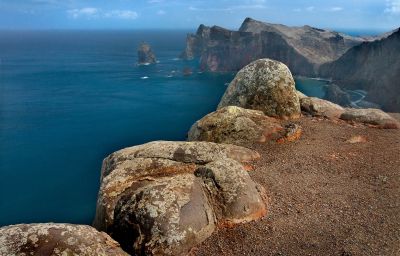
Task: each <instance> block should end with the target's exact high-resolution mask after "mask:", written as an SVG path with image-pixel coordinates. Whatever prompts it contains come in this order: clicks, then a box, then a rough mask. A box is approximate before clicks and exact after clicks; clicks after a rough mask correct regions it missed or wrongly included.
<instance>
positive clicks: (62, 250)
mask: <svg viewBox="0 0 400 256" xmlns="http://www.w3.org/2000/svg"><path fill="white" fill-rule="evenodd" d="M0 255H4V256H6V255H21V256H22V255H60V256H61V255H81V256H93V255H99V256H128V255H129V254H127V253H125V252H124V251H123V250H122V249H121V248H120V246H119V244H118V243H117V242H115V241H114V240H113V239H111V237H109V236H108V235H107V234H106V233H104V232H99V231H97V230H95V229H94V228H92V227H89V226H85V225H72V224H54V223H43V224H20V225H12V226H6V227H2V228H0Z"/></svg>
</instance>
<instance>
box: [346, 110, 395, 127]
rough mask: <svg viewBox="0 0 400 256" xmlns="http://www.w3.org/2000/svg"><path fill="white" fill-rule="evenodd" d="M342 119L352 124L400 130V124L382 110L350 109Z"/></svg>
mask: <svg viewBox="0 0 400 256" xmlns="http://www.w3.org/2000/svg"><path fill="white" fill-rule="evenodd" d="M340 119H342V120H346V121H352V122H359V123H365V124H369V125H372V126H375V127H377V128H383V129H399V128H400V124H399V122H398V121H397V120H396V119H394V118H393V117H391V116H390V115H388V114H387V113H385V112H383V111H382V110H380V109H373V108H367V109H354V108H348V109H346V111H345V112H344V113H343V114H342V115H341V116H340Z"/></svg>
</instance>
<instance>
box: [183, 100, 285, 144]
mask: <svg viewBox="0 0 400 256" xmlns="http://www.w3.org/2000/svg"><path fill="white" fill-rule="evenodd" d="M282 131H283V127H282V126H281V125H280V124H279V122H278V121H277V120H276V119H274V118H271V117H268V116H266V115H264V113H263V112H262V111H258V110H250V109H244V108H240V107H236V106H228V107H224V108H221V109H219V110H217V111H215V112H212V113H210V114H208V115H206V116H205V117H203V118H202V119H200V120H198V121H197V122H196V123H195V124H193V126H192V127H191V128H190V131H189V134H188V140H189V141H210V142H217V143H228V144H235V145H248V144H249V143H264V142H267V141H270V140H276V139H279V138H280V137H281V132H282Z"/></svg>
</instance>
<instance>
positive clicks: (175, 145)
mask: <svg viewBox="0 0 400 256" xmlns="http://www.w3.org/2000/svg"><path fill="white" fill-rule="evenodd" d="M257 158H259V154H258V153H257V152H255V151H252V150H250V149H246V148H243V147H238V146H234V145H224V144H216V143H209V142H168V141H157V142H151V143H147V144H144V145H140V146H136V147H131V148H126V149H123V150H120V151H117V152H115V153H113V154H111V155H110V156H108V157H107V158H106V159H105V160H104V162H103V168H102V182H101V187H100V192H99V198H98V202H97V210H96V217H95V221H94V226H95V227H96V228H98V229H100V230H104V231H106V232H107V233H109V234H110V235H111V236H112V237H113V238H115V239H116V240H117V241H119V242H120V244H121V246H122V248H124V250H126V251H127V252H129V253H136V254H145V255H185V254H186V253H187V252H188V251H189V250H190V249H191V248H192V247H193V246H195V245H196V244H198V243H200V242H202V241H203V240H204V239H206V238H207V237H208V236H210V235H211V233H212V232H213V231H214V230H215V228H216V226H218V225H222V224H231V223H238V222H246V221H250V220H255V219H258V218H260V217H262V216H263V215H264V214H265V212H266V208H265V203H264V200H263V193H262V192H263V190H262V188H260V187H259V186H258V185H257V184H255V183H254V182H253V181H252V180H251V179H250V176H249V175H248V173H247V172H246V170H245V165H248V164H249V163H250V162H251V161H253V160H255V159H257Z"/></svg>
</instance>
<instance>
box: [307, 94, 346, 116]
mask: <svg viewBox="0 0 400 256" xmlns="http://www.w3.org/2000/svg"><path fill="white" fill-rule="evenodd" d="M300 105H301V110H302V111H304V112H306V113H308V114H310V115H312V116H317V117H327V118H330V119H337V118H340V115H341V114H342V113H343V112H344V111H345V109H344V108H342V107H341V106H339V105H337V104H334V103H332V102H330V101H327V100H322V99H319V98H315V97H306V98H302V99H301V100H300Z"/></svg>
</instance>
